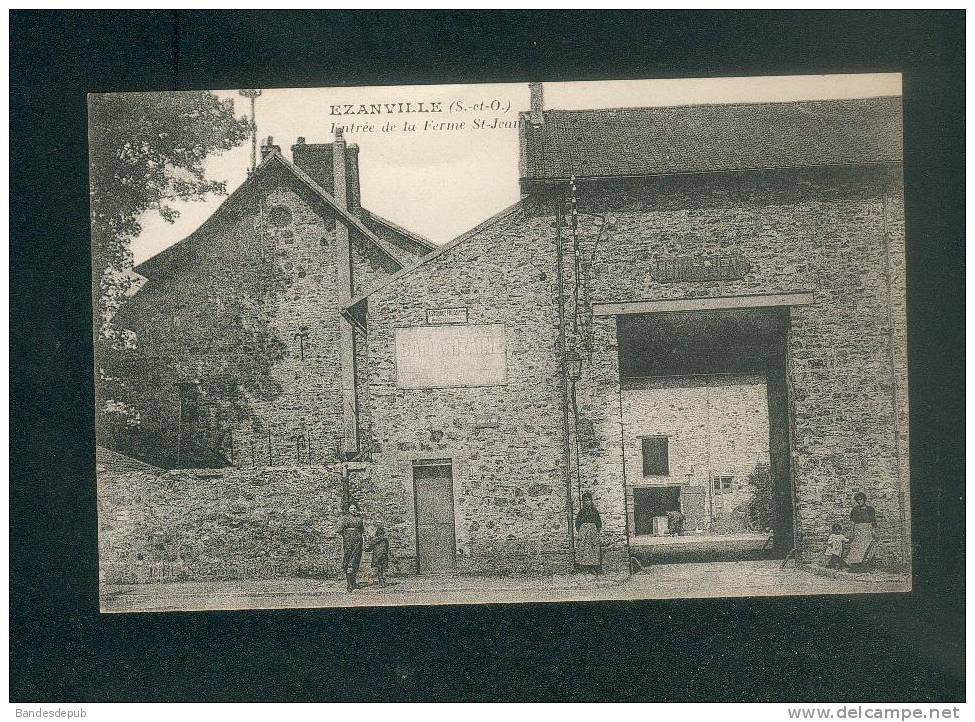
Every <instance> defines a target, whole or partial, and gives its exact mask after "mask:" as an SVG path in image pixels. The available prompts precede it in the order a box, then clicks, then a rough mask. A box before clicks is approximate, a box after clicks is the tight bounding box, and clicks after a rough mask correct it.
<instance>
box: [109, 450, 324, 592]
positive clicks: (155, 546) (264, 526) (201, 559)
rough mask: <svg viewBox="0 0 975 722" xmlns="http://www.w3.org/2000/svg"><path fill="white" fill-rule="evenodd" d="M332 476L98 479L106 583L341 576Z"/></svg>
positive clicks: (305, 472)
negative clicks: (335, 530)
mask: <svg viewBox="0 0 975 722" xmlns="http://www.w3.org/2000/svg"><path fill="white" fill-rule="evenodd" d="M341 500H342V482H341V474H340V472H339V470H338V468H337V467H331V466H306V467H302V468H293V467H268V468H262V469H246V470H245V469H223V470H219V471H218V470H211V469H204V470H199V469H198V470H191V469H181V470H176V471H169V472H165V473H153V472H122V473H118V472H111V471H109V472H102V473H99V475H98V552H99V569H100V575H101V580H102V582H103V583H106V584H141V583H148V582H158V581H182V580H199V581H206V580H215V579H273V578H278V577H295V576H297V577H315V578H326V577H331V576H337V575H339V571H340V567H341V542H340V540H339V539H338V538H337V537H336V536H335V533H334V527H335V524H336V521H337V519H338V515H339V510H340V506H341Z"/></svg>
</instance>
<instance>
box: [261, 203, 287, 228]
mask: <svg viewBox="0 0 975 722" xmlns="http://www.w3.org/2000/svg"><path fill="white" fill-rule="evenodd" d="M291 220H292V217H291V209H290V208H288V207H287V206H274V208H272V209H271V210H270V212H269V213H268V214H267V222H268V223H270V224H271V226H273V227H274V228H284V227H285V226H290V225H291Z"/></svg>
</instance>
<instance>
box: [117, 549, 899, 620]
mask: <svg viewBox="0 0 975 722" xmlns="http://www.w3.org/2000/svg"><path fill="white" fill-rule="evenodd" d="M780 567H781V562H780V561H777V560H768V561H738V562H712V563H706V564H659V565H655V566H653V567H651V568H649V569H648V570H647V571H645V572H641V573H639V574H634V575H632V576H630V577H626V576H623V575H620V576H609V575H606V576H602V577H592V576H589V575H583V574H573V575H565V576H551V577H541V578H536V577H464V576H446V577H436V576H431V577H399V578H395V579H392V580H390V584H389V585H388V586H387V587H385V588H379V587H376V586H371V585H369V586H365V587H363V588H361V589H357V590H356V591H354V592H351V593H350V592H346V591H345V580H344V579H342V580H337V579H327V580H315V579H277V580H266V581H232V582H172V583H159V584H132V585H108V586H105V587H103V589H102V598H101V607H102V611H103V612H138V611H145V612H149V611H152V612H165V611H201V610H226V609H281V608H285V609H298V608H315V607H353V606H390V605H398V604H472V603H501V604H510V603H521V602H558V601H609V600H639V599H675V598H683V597H750V596H781V595H797V594H861V593H879V592H906V591H910V579H909V578H908V577H906V576H901V575H896V574H890V573H871V574H858V575H853V574H848V575H844V577H843V578H838V577H827V576H823V575H819V574H812V573H810V572H808V571H805V570H802V569H797V568H795V567H794V566H793V565H792V564H791V563H790V564H789V566H788V567H787V568H786V569H781V568H780ZM368 581H369V580H366V582H367V584H368Z"/></svg>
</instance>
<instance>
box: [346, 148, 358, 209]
mask: <svg viewBox="0 0 975 722" xmlns="http://www.w3.org/2000/svg"><path fill="white" fill-rule="evenodd" d="M345 169H346V174H347V177H348V179H349V183H348V189H347V190H348V196H349V197H348V199H347V202H348V205H349V210H350V211H352V212H353V213H358V212H359V206H360V203H361V202H362V201H361V198H362V195H361V191H360V190H359V146H357V145H356V144H355V143H352V144H351V145H347V146H346V147H345Z"/></svg>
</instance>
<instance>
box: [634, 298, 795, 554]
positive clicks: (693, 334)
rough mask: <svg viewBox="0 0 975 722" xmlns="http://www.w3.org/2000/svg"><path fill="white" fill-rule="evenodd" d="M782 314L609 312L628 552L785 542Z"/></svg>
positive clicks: (788, 482) (772, 548)
mask: <svg viewBox="0 0 975 722" xmlns="http://www.w3.org/2000/svg"><path fill="white" fill-rule="evenodd" d="M789 317H790V313H789V307H788V306H777V307H753V308H732V309H703V310H690V311H666V310H665V311H660V312H650V313H646V312H642V313H627V314H621V315H618V316H617V338H618V341H619V369H620V414H621V425H622V433H623V446H624V451H623V455H624V477H625V486H626V506H627V542H628V545H629V547H630V553H631V555H633V556H636V557H637V558H638V559H641V558H645V559H647V560H649V561H709V560H720V559H735V558H758V557H763V556H765V557H768V556H779V557H784V556H785V555H786V554H787V553H788V551H789V550H790V549H791V548H792V547H793V545H794V537H793V498H794V494H793V486H792V474H791V463H790V446H791V444H790V431H789V428H790V401H789V394H788V385H787V382H786V357H787V349H788V334H789V327H790V320H789Z"/></svg>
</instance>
